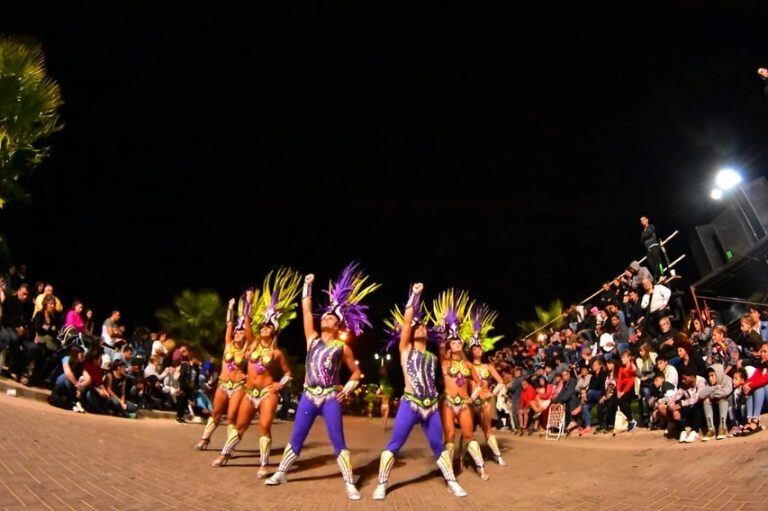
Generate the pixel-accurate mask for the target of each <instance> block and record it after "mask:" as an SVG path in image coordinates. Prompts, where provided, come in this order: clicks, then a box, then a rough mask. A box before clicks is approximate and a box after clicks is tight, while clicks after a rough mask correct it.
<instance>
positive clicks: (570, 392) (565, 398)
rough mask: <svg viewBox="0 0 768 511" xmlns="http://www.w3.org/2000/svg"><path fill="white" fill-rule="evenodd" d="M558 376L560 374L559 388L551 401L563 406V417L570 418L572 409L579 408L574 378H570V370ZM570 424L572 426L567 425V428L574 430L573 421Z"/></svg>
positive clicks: (574, 424)
mask: <svg viewBox="0 0 768 511" xmlns="http://www.w3.org/2000/svg"><path fill="white" fill-rule="evenodd" d="M559 374H560V388H559V390H558V392H557V393H556V394H555V396H554V398H553V399H552V401H553V402H554V403H557V404H560V405H563V407H564V408H565V416H566V417H568V418H570V417H571V411H573V409H574V408H576V407H577V406H579V393H578V392H576V378H573V377H572V376H571V371H570V370H566V371H562V372H560V373H559ZM571 422H572V424H569V426H573V428H575V427H576V422H575V421H571ZM573 428H571V429H573Z"/></svg>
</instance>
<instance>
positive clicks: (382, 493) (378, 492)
mask: <svg viewBox="0 0 768 511" xmlns="http://www.w3.org/2000/svg"><path fill="white" fill-rule="evenodd" d="M386 496H387V485H386V484H377V485H376V489H375V490H373V500H384V497H386Z"/></svg>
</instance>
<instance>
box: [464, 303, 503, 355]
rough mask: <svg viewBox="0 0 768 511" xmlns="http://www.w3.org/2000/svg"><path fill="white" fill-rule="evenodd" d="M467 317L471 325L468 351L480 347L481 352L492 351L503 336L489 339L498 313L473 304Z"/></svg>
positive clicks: (480, 304) (479, 304) (485, 306)
mask: <svg viewBox="0 0 768 511" xmlns="http://www.w3.org/2000/svg"><path fill="white" fill-rule="evenodd" d="M469 316H470V319H471V324H472V335H471V336H470V338H469V349H472V348H473V347H475V346H480V347H481V348H482V349H483V352H487V351H490V350H492V349H493V346H494V345H495V344H496V343H497V342H499V341H500V340H501V339H502V338H503V337H504V336H503V335H498V336H495V337H491V336H490V335H489V334H490V333H491V330H493V328H494V327H493V324H494V323H495V322H496V318H498V316H499V314H498V312H496V311H494V310H491V308H490V307H488V305H486V304H484V303H474V304H472V306H471V309H470V312H469Z"/></svg>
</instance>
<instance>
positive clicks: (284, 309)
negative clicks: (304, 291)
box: [254, 267, 301, 330]
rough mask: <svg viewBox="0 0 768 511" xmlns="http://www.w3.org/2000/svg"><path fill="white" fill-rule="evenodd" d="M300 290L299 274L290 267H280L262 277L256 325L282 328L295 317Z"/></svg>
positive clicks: (276, 328)
mask: <svg viewBox="0 0 768 511" xmlns="http://www.w3.org/2000/svg"><path fill="white" fill-rule="evenodd" d="M300 291H301V275H300V274H299V272H297V271H296V270H293V269H291V268H285V267H280V268H278V269H277V271H270V272H269V273H267V276H266V277H264V285H263V286H262V292H261V296H260V299H259V300H258V302H257V304H258V305H257V307H256V312H255V316H256V317H257V318H258V323H256V322H254V325H256V324H258V326H261V325H264V324H271V325H272V326H274V327H275V330H282V329H284V328H285V327H286V326H288V324H289V323H290V322H291V321H292V320H293V319H295V318H296V315H297V314H296V307H297V302H296V298H297V297H298V296H299V292H300Z"/></svg>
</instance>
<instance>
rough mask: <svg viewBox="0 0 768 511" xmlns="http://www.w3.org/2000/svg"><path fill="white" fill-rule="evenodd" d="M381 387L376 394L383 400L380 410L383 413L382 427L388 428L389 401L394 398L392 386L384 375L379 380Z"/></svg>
mask: <svg viewBox="0 0 768 511" xmlns="http://www.w3.org/2000/svg"><path fill="white" fill-rule="evenodd" d="M379 383H380V385H379V388H378V389H377V390H376V396H377V397H378V398H379V399H380V400H381V405H380V407H379V412H380V413H381V429H383V430H384V431H386V430H387V425H388V424H389V401H390V400H391V399H392V386H391V385H390V384H389V382H388V381H387V380H386V379H385V378H384V377H382V379H381V381H380V382H379Z"/></svg>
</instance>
